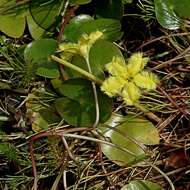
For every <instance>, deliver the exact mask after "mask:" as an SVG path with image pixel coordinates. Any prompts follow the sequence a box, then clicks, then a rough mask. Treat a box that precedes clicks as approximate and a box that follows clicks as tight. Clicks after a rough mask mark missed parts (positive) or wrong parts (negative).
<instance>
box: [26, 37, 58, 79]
mask: <svg viewBox="0 0 190 190" xmlns="http://www.w3.org/2000/svg"><path fill="white" fill-rule="evenodd" d="M56 49H57V42H56V41H55V40H53V39H41V40H37V41H33V42H31V43H30V44H28V45H27V46H26V48H25V51H24V58H25V61H26V62H29V63H31V64H36V65H37V70H36V74H37V75H40V76H43V77H47V78H57V77H59V69H58V65H57V63H55V62H52V61H50V60H49V56H50V55H52V54H54V53H55V51H56Z"/></svg>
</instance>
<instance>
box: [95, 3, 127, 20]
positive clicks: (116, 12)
mask: <svg viewBox="0 0 190 190" xmlns="http://www.w3.org/2000/svg"><path fill="white" fill-rule="evenodd" d="M94 7H95V13H96V14H97V15H98V16H100V17H104V18H115V19H121V18H122V16H123V11H124V10H123V9H124V7H123V3H122V0H114V1H113V0H112V1H110V0H101V1H99V0H95V1H94Z"/></svg>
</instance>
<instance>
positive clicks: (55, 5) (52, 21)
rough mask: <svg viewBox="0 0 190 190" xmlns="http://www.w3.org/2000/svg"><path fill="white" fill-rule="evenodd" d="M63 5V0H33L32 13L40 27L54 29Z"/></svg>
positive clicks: (31, 4)
mask: <svg viewBox="0 0 190 190" xmlns="http://www.w3.org/2000/svg"><path fill="white" fill-rule="evenodd" d="M62 6H63V1H62V0H57V1H51V0H49V1H48V2H47V0H38V1H31V3H30V14H31V15H32V18H33V20H34V21H35V22H36V24H37V25H39V27H41V28H43V29H45V30H51V29H54V27H52V26H53V25H54V26H55V25H56V21H57V19H58V16H59V15H60V12H61V8H62Z"/></svg>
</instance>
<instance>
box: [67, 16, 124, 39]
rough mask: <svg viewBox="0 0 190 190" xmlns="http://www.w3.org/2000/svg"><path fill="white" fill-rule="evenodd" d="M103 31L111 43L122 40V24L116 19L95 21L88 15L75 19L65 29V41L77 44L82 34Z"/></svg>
mask: <svg viewBox="0 0 190 190" xmlns="http://www.w3.org/2000/svg"><path fill="white" fill-rule="evenodd" d="M97 30H99V31H101V32H103V33H104V36H105V38H106V39H107V40H109V41H116V40H118V39H120V38H121V36H122V32H121V23H120V21H118V20H116V19H108V18H99V19H97V20H93V19H92V17H90V16H87V15H79V16H76V17H75V18H73V19H72V20H71V21H70V23H69V24H68V25H67V26H66V27H65V32H64V36H63V38H64V40H67V41H70V42H77V41H78V39H79V38H80V37H81V35H82V34H84V33H87V34H90V33H91V32H94V31H97Z"/></svg>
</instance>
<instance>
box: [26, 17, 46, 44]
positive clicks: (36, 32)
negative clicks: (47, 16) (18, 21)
mask: <svg viewBox="0 0 190 190" xmlns="http://www.w3.org/2000/svg"><path fill="white" fill-rule="evenodd" d="M26 19H27V24H28V29H29V31H30V34H31V36H32V37H33V38H34V39H35V40H38V39H40V38H41V37H42V36H43V34H44V33H45V30H44V29H43V28H41V27H40V26H39V25H37V24H36V22H35V21H34V19H33V18H32V16H31V15H30V14H29V15H28V16H27V17H26Z"/></svg>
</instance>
